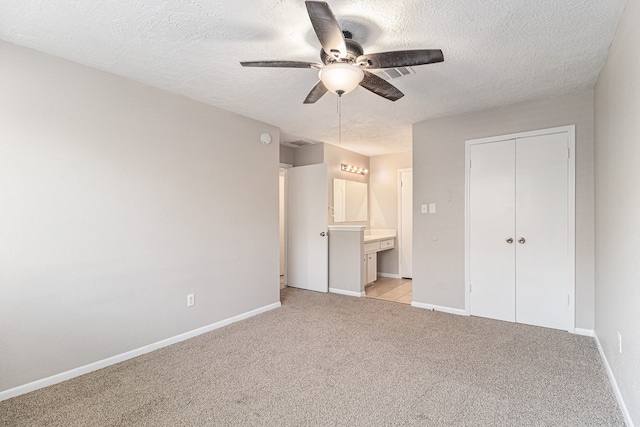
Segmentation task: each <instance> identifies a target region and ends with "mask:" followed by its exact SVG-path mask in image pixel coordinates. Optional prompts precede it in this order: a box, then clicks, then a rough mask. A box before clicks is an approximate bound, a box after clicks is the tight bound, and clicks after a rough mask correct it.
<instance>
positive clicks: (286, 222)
mask: <svg viewBox="0 0 640 427" xmlns="http://www.w3.org/2000/svg"><path fill="white" fill-rule="evenodd" d="M292 167H293V165H290V164H289V163H280V166H279V168H278V176H280V170H281V169H282V170H283V172H284V194H283V195H282V197H283V198H284V212H283V213H282V214H283V216H284V285H285V286H287V277H288V274H287V263H288V260H287V258H288V257H289V255H288V249H287V247H288V246H289V245H287V239H288V238H289V215H288V210H289V205H288V203H289V198H288V197H287V190H288V188H287V186H288V184H287V181H288V178H287V169H289V168H292ZM278 197H280V195H278ZM278 214H279V213H278ZM278 268H279V267H278ZM278 287H280V276H279V275H278Z"/></svg>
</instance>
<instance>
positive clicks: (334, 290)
mask: <svg viewBox="0 0 640 427" xmlns="http://www.w3.org/2000/svg"><path fill="white" fill-rule="evenodd" d="M329 292H331V293H332V294H340V295H348V296H350V297H358V298H360V297H363V296H364V295H365V293H364V292H356V291H345V290H344V289H337V288H329Z"/></svg>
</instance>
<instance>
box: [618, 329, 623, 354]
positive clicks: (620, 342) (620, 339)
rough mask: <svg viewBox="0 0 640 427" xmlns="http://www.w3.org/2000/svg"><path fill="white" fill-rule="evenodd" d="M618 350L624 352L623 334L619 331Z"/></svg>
mask: <svg viewBox="0 0 640 427" xmlns="http://www.w3.org/2000/svg"><path fill="white" fill-rule="evenodd" d="M618 351H619V352H620V354H622V335H620V332H618Z"/></svg>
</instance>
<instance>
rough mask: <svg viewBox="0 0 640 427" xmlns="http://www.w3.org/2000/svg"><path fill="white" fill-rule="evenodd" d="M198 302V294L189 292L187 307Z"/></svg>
mask: <svg viewBox="0 0 640 427" xmlns="http://www.w3.org/2000/svg"><path fill="white" fill-rule="evenodd" d="M195 303H196V296H195V294H189V295H187V307H191V306H192V305H193V304H195Z"/></svg>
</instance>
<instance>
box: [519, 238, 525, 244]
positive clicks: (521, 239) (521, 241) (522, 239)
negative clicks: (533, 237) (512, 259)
mask: <svg viewBox="0 0 640 427" xmlns="http://www.w3.org/2000/svg"><path fill="white" fill-rule="evenodd" d="M524 242H526V240H524V237H521V238H519V239H518V243H520V244H522V243H524Z"/></svg>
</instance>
